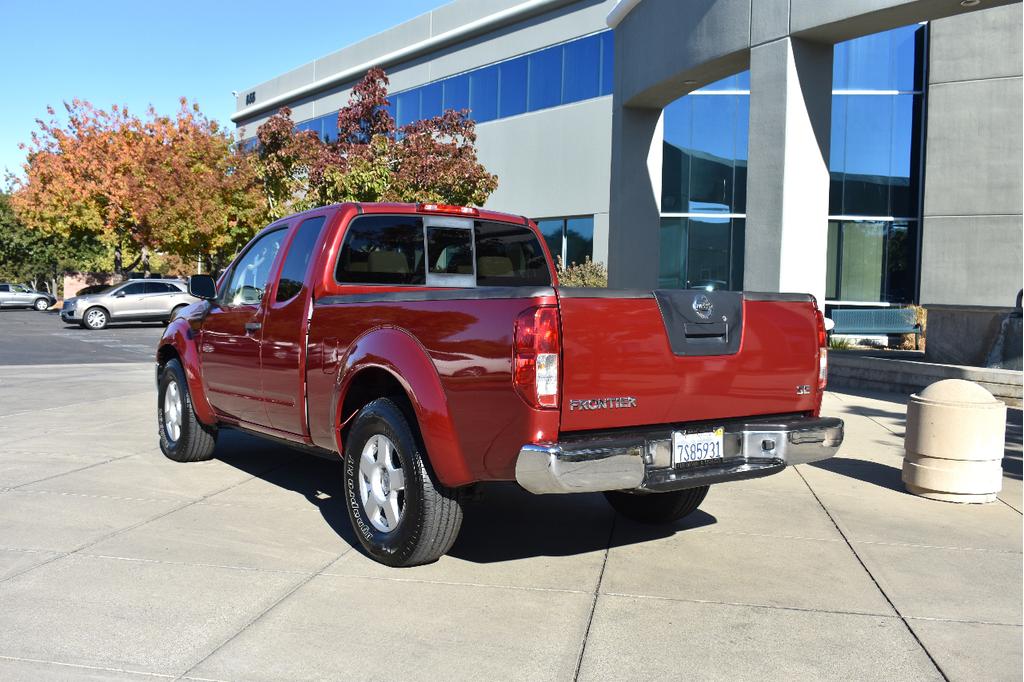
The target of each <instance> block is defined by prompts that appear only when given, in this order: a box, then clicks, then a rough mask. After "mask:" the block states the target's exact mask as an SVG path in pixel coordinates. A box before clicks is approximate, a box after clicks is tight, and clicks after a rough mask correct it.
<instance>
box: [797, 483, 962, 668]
mask: <svg viewBox="0 0 1024 682" xmlns="http://www.w3.org/2000/svg"><path fill="white" fill-rule="evenodd" d="M794 470H795V471H796V473H797V475H798V476H799V477H800V478H801V480H803V482H804V485H806V486H807V489H808V490H810V491H811V495H813V496H814V499H815V500H817V502H818V505H819V506H821V510H822V511H823V512H825V514H826V515H827V516H828V518H829V520H830V521H831V522H832V525H834V526H835V527H836V531H837V532H838V533H839V534H840V535H841V536H842V537H843V540H844V541H845V542H846V546H847V547H849V548H850V551H851V552H852V553H853V556H854V558H855V559H856V560H857V563H859V564H860V567H861V568H862V569H864V572H865V573H866V574H867V576H868V578H870V579H871V582H872V583H874V585H875V589H877V590H878V593H879V594H881V595H882V598H883V599H885V601H886V602H888V604H889V607H890V608H891V609H892V610H893V612H894V613H895V614H896V615H897V616H898V617H899V619H900V622H901V623H903V627H905V628H906V629H907V632H908V633H910V636H911V637H912V638H913V639H914V641H915V642H917V645H918V646H919V647H921V651H923V652H924V655H925V656H927V657H928V660H929V661H931V663H932V665H933V666H935V670H936V671H937V672H938V673H939V675H941V676H942V679H943V680H945V681H946V682H949V676H948V675H947V674H946V672H945V671H944V670H943V669H942V667H941V666H940V665H939V662H938V661H936V660H935V657H934V656H932V653H931V652H930V651H928V647H926V646H925V645H924V642H922V641H921V638H920V637H918V636H917V633H916V632H914V628H912V627H910V623H909V622H908V621H907V619H906V618H905V617H904V616H903V614H902V613H901V612H900V610H899V609H898V608H896V604H894V603H893V601H892V599H890V598H889V595H888V594H887V593H886V591H885V590H884V589H883V588H882V586H881V584H879V582H878V579H877V578H875V575H874V574H873V573H872V572H871V570H870V569H869V568H868V567H867V564H865V563H864V560H863V559H862V558H861V556H860V554H859V553H858V552H857V550H856V548H855V547H854V546H853V543H852V542H850V539H849V538H848V537H846V533H845V532H843V529H842V528H840V527H839V523H837V522H836V519H835V517H834V516H832V512H830V511H829V510H828V508H827V507H826V506H825V503H824V502H822V501H821V498H820V497H818V493H817V492H816V491H815V490H814V488H812V487H811V484H810V482H809V481H808V480H807V479H806V478H804V475H803V472H801V471H800V469H799V468H797V467H794Z"/></svg>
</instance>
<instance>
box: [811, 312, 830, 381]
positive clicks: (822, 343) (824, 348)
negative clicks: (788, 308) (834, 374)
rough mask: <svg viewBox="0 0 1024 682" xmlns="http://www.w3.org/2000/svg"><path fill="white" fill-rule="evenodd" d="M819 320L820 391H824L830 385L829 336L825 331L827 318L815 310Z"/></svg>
mask: <svg viewBox="0 0 1024 682" xmlns="http://www.w3.org/2000/svg"><path fill="white" fill-rule="evenodd" d="M814 312H815V316H816V317H817V320H818V390H819V391H824V390H825V386H827V385H828V334H827V333H826V331H825V316H824V315H823V314H822V312H821V311H820V310H815V311H814Z"/></svg>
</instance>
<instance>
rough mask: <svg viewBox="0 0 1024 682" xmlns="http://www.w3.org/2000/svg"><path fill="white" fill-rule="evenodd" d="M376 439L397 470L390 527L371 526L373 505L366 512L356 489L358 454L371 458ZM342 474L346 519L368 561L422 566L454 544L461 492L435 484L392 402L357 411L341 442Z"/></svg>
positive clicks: (383, 401)
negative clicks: (397, 499) (390, 450)
mask: <svg viewBox="0 0 1024 682" xmlns="http://www.w3.org/2000/svg"><path fill="white" fill-rule="evenodd" d="M377 436H383V437H384V439H386V441H387V442H390V443H391V444H393V446H394V456H395V458H396V460H397V462H396V465H397V467H396V468H398V469H400V470H401V477H402V478H401V481H402V498H403V499H402V500H401V515H400V517H399V519H398V521H397V523H395V524H394V525H393V526H391V527H389V526H390V524H389V523H388V522H387V521H382V520H381V518H380V517H379V516H378V517H376V518H377V520H376V522H375V520H374V518H373V517H371V512H373V511H374V509H373V507H374V505H373V504H372V503H371V504H370V505H369V506H370V507H371V510H370V511H368V510H367V506H368V505H367V504H364V502H363V499H362V497H363V495H362V494H361V489H360V484H361V477H362V476H364V474H365V472H366V468H365V466H364V467H363V468H361V461H362V458H363V455H364V451H366V452H367V454H368V455H369V456H372V454H373V452H374V448H375V445H374V443H375V442H377V443H380V442H382V441H383V439H379V438H377V439H376V441H375V440H374V439H375V437H377ZM368 445H369V448H370V449H369V450H368V451H367V446H368ZM364 464H365V463H364ZM343 475H344V479H345V480H344V488H345V493H344V494H345V506H346V507H347V508H348V515H349V520H350V521H351V522H352V528H353V530H354V531H355V533H356V537H358V538H359V542H360V544H362V546H363V549H364V550H366V553H367V554H369V555H370V556H371V557H372V558H373V559H375V560H377V561H379V562H381V563H382V564H386V565H388V566H395V567H404V566H417V565H419V564H427V563H431V562H433V561H437V559H438V558H439V557H440V556H441V555H442V554H444V553H445V552H447V551H448V550H449V549H450V548H451V546H452V543H454V542H455V538H456V536H458V533H459V528H460V527H461V526H462V500H461V492H460V491H459V490H458V489H456V488H448V487H446V486H444V485H443V484H442V483H441V482H440V481H438V480H437V478H436V477H435V475H434V472H433V470H432V469H431V468H430V466H429V463H428V462H427V460H426V455H425V453H424V451H423V448H422V446H421V445H420V443H419V439H418V438H417V437H416V435H415V434H414V433H413V430H412V429H411V428H410V426H409V423H408V422H407V421H406V418H405V415H404V414H403V413H402V411H401V410H400V409H399V408H398V406H397V405H396V404H395V403H394V402H393V401H391V400H389V399H387V398H379V399H377V400H374V401H373V402H371V403H370V404H368V405H367V406H366V407H364V408H363V409H362V410H361V411H360V412H359V415H358V416H357V417H356V420H355V422H354V423H353V425H352V429H351V430H350V431H349V434H348V439H347V440H346V443H345V466H344V474H343ZM364 483H365V482H364ZM382 527H385V528H388V529H387V530H381V528H382Z"/></svg>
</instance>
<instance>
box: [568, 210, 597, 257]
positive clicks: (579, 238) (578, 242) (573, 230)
mask: <svg viewBox="0 0 1024 682" xmlns="http://www.w3.org/2000/svg"><path fill="white" fill-rule="evenodd" d="M593 257H594V218H593V217H592V216H587V217H583V218H569V219H567V220H566V221H565V260H566V261H568V262H569V263H570V264H572V263H582V262H583V261H584V260H586V259H587V258H593Z"/></svg>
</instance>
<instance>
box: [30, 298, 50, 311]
mask: <svg viewBox="0 0 1024 682" xmlns="http://www.w3.org/2000/svg"><path fill="white" fill-rule="evenodd" d="M32 307H33V308H35V309H36V310H38V311H40V312H42V311H44V310H46V309H47V308H49V307H50V302H49V301H48V300H46V299H45V298H37V299H36V302H35V303H34V304H33V305H32Z"/></svg>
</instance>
